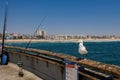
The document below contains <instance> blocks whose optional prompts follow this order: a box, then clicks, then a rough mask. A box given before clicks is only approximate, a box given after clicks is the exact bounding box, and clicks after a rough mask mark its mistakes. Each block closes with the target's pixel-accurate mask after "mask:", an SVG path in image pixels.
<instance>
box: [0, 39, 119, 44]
mask: <svg viewBox="0 0 120 80" xmlns="http://www.w3.org/2000/svg"><path fill="white" fill-rule="evenodd" d="M29 41H30V39H15V40H5V42H6V43H9V42H29ZM77 41H78V39H71V40H44V39H32V42H77ZM83 41H84V42H111V41H120V39H83ZM0 42H2V40H0Z"/></svg>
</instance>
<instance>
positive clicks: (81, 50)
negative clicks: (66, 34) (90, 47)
mask: <svg viewBox="0 0 120 80" xmlns="http://www.w3.org/2000/svg"><path fill="white" fill-rule="evenodd" d="M78 42H79V50H78V52H79V53H80V54H81V55H82V57H81V58H82V59H84V56H85V54H87V53H88V51H87V50H86V47H85V46H84V45H83V41H82V40H81V39H80V40H78Z"/></svg>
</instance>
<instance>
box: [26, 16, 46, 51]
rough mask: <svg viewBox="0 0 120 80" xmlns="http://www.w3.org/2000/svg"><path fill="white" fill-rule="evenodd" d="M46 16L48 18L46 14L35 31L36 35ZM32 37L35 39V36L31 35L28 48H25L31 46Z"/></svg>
mask: <svg viewBox="0 0 120 80" xmlns="http://www.w3.org/2000/svg"><path fill="white" fill-rule="evenodd" d="M45 18H46V16H45V17H43V19H42V20H41V22H40V24H39V25H38V27H37V28H36V30H35V32H34V33H33V35H35V34H36V32H37V30H38V29H39V27H40V26H41V25H42V22H43V21H44V20H45ZM32 39H33V38H32V37H31V39H30V41H29V42H28V44H27V46H26V48H25V49H27V48H28V47H29V46H30V44H31V41H32Z"/></svg>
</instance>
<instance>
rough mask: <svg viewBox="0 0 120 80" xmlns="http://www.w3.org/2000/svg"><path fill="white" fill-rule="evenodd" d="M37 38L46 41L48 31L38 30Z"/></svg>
mask: <svg viewBox="0 0 120 80" xmlns="http://www.w3.org/2000/svg"><path fill="white" fill-rule="evenodd" d="M36 37H37V38H38V39H45V38H46V31H44V30H37V32H36Z"/></svg>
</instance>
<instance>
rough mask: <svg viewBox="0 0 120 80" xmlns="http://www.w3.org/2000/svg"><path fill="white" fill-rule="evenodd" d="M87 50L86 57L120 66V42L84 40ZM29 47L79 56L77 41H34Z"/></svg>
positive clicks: (13, 44)
mask: <svg viewBox="0 0 120 80" xmlns="http://www.w3.org/2000/svg"><path fill="white" fill-rule="evenodd" d="M26 44H27V43H8V44H7V45H10V46H20V47H25V46H26ZM84 45H85V46H86V48H87V50H88V54H87V55H86V58H87V59H91V60H96V61H100V62H104V63H108V64H115V65H119V66H120V42H117V41H116V42H84ZM30 48H36V49H42V50H47V51H52V52H56V53H59V54H68V55H72V56H76V57H81V55H80V54H79V53H78V43H74V42H66V43H60V42H55V43H53V42H34V43H31V46H30Z"/></svg>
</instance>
